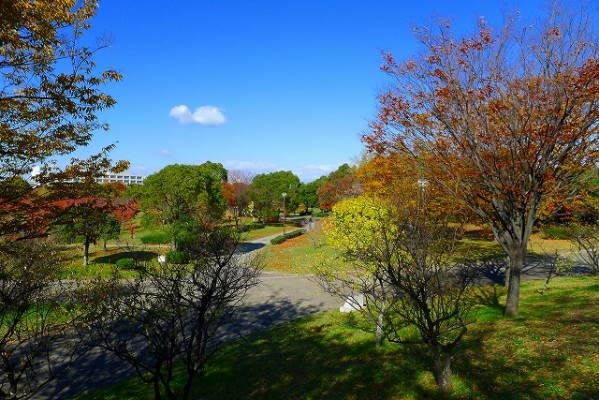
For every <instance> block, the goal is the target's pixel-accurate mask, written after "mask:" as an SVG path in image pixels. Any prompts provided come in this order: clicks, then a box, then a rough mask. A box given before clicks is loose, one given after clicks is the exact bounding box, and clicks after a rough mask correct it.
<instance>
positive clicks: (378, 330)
mask: <svg viewBox="0 0 599 400" xmlns="http://www.w3.org/2000/svg"><path fill="white" fill-rule="evenodd" d="M384 316H385V302H384V301H383V303H382V305H381V310H380V311H379V317H378V322H377V324H376V346H377V347H379V346H380V345H381V344H382V343H383V317H384Z"/></svg>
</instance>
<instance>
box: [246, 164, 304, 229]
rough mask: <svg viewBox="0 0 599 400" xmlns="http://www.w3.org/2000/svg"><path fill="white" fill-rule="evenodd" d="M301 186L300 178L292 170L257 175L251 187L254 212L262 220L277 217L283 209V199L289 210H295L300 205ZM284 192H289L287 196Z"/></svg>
mask: <svg viewBox="0 0 599 400" xmlns="http://www.w3.org/2000/svg"><path fill="white" fill-rule="evenodd" d="M299 186H300V180H299V178H298V177H297V176H296V175H295V174H294V173H293V172H291V171H277V172H271V173H268V174H258V175H256V176H255V177H254V179H253V180H252V184H251V187H250V193H251V198H252V201H253V202H254V212H255V213H256V214H257V215H258V217H259V218H261V219H262V220H265V219H268V218H272V217H274V218H276V216H277V215H278V213H279V212H280V211H283V201H285V209H286V210H287V211H290V210H295V209H296V208H297V205H298V200H297V190H298V188H299ZM283 193H287V196H286V197H285V198H283Z"/></svg>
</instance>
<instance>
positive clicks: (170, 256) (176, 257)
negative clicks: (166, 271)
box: [166, 250, 189, 264]
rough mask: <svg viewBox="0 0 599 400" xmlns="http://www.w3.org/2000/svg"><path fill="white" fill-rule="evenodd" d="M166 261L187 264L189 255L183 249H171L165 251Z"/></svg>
mask: <svg viewBox="0 0 599 400" xmlns="http://www.w3.org/2000/svg"><path fill="white" fill-rule="evenodd" d="M166 262H167V263H170V264H187V263H188V262H189V257H188V256H187V254H186V253H185V252H183V251H180V250H171V251H169V252H168V253H166Z"/></svg>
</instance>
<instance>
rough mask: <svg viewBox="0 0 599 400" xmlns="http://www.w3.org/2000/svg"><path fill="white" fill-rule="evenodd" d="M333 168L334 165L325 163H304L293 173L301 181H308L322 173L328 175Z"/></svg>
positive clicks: (313, 179)
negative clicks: (304, 164)
mask: <svg viewBox="0 0 599 400" xmlns="http://www.w3.org/2000/svg"><path fill="white" fill-rule="evenodd" d="M335 169H336V167H333V166H332V165H326V164H320V165H306V166H304V167H300V168H298V169H297V171H296V172H295V174H296V175H297V176H298V177H299V178H300V180H301V181H302V182H305V183H308V182H312V181H315V180H316V179H318V178H320V177H321V176H323V175H328V174H329V173H330V172H332V171H334V170H335Z"/></svg>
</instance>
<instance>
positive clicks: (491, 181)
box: [363, 9, 599, 316]
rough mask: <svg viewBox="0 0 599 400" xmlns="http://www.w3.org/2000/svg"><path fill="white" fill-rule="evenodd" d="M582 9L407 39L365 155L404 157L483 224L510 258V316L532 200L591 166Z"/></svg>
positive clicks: (590, 42) (590, 52)
mask: <svg viewBox="0 0 599 400" xmlns="http://www.w3.org/2000/svg"><path fill="white" fill-rule="evenodd" d="M590 15H591V13H589V12H588V11H584V10H583V12H578V13H577V14H576V16H575V17H574V16H571V15H567V14H566V13H562V12H560V11H559V10H557V9H550V10H549V15H548V17H547V18H546V19H545V20H544V21H541V22H540V23H539V24H536V25H526V26H525V27H522V26H521V25H520V23H519V22H518V21H517V19H516V18H508V19H507V22H506V24H505V26H503V27H502V28H501V29H498V30H493V29H492V28H491V27H490V26H488V25H487V24H486V22H485V21H484V20H482V19H481V20H480V22H479V25H478V29H477V33H476V34H474V35H473V36H471V37H466V38H462V39H459V38H456V37H455V36H454V34H453V33H452V30H451V24H449V23H445V22H441V23H439V24H438V27H437V28H436V29H438V31H437V33H436V34H433V33H431V32H430V30H428V29H416V30H415V33H416V36H417V38H418V39H419V41H420V42H421V44H422V45H423V47H424V52H423V53H422V54H420V55H419V56H417V57H416V58H414V59H411V60H408V61H405V62H397V61H396V60H395V59H394V58H393V56H392V55H391V54H385V55H384V65H383V67H382V69H383V71H385V72H386V73H388V74H389V75H390V77H391V78H392V82H393V83H392V84H391V85H390V88H389V90H388V91H387V92H385V93H384V94H382V95H381V96H380V98H379V101H380V109H379V114H378V118H377V119H376V121H375V122H373V123H372V130H371V131H370V132H369V133H368V134H366V135H364V137H363V140H364V142H365V143H366V145H367V148H368V149H369V150H370V151H373V152H375V153H381V154H392V153H399V154H408V155H410V156H412V157H413V158H414V159H415V160H416V161H417V162H418V163H419V165H421V166H422V167H423V169H424V171H426V173H427V179H430V180H432V181H434V182H435V183H436V184H438V185H439V186H441V187H443V188H444V190H445V191H447V192H448V193H451V194H452V195H454V196H456V198H458V199H460V200H461V201H462V202H463V203H464V204H465V205H467V206H468V207H469V208H470V209H471V210H472V211H473V212H474V213H475V214H477V215H478V216H479V217H480V218H481V219H482V220H483V221H484V222H486V223H487V224H488V225H489V227H490V228H491V230H492V231H493V234H494V237H495V239H496V240H497V241H498V242H499V243H500V244H501V246H502V248H503V249H504V251H505V252H506V254H507V255H508V257H509V260H510V263H509V274H507V279H508V282H507V283H508V297H507V303H506V309H505V314H506V315H508V316H513V315H516V314H517V313H518V303H519V288H520V277H521V271H522V267H523V264H524V258H525V256H526V249H527V244H528V240H529V238H530V234H531V231H532V228H533V224H534V222H535V215H536V213H537V211H538V208H539V205H540V204H541V200H542V199H543V198H544V196H546V195H547V194H548V193H551V192H552V191H554V190H559V189H561V188H563V187H564V186H568V185H570V184H571V182H572V181H573V180H575V179H576V178H577V177H578V176H579V175H580V174H581V173H582V171H583V170H584V167H585V166H588V165H592V164H593V163H594V162H596V159H597V154H598V143H599V140H598V138H597V131H598V129H599V123H598V122H599V59H598V45H599V41H598V40H597V38H596V37H594V32H593V31H592V29H594V26H593V24H592V23H591V21H590Z"/></svg>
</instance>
